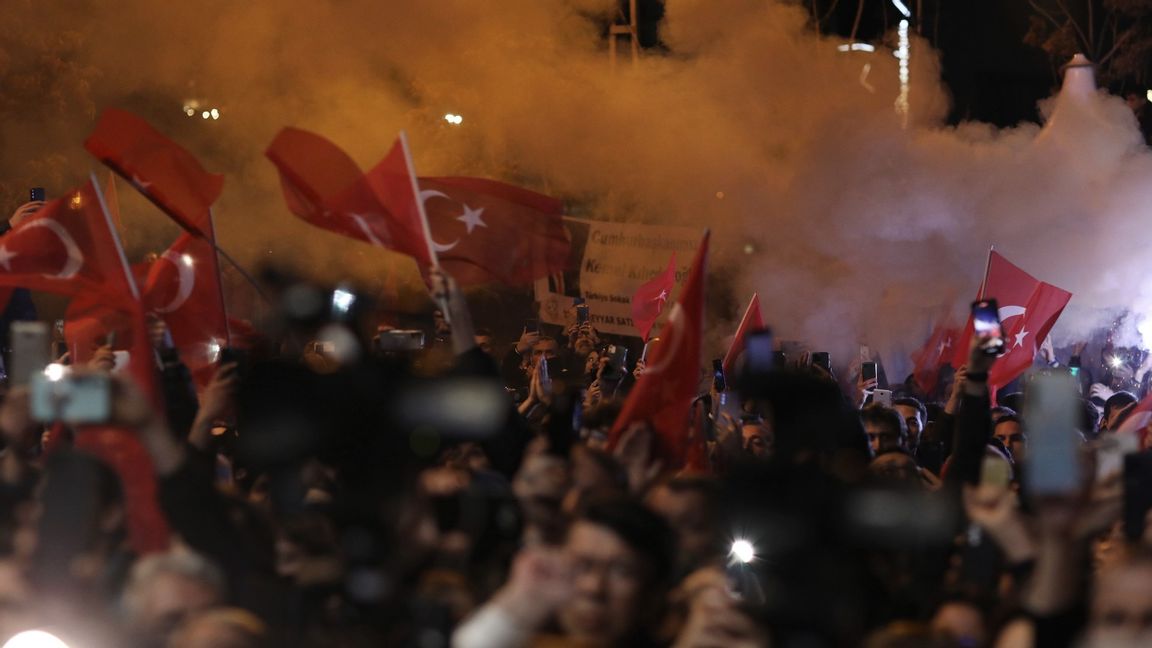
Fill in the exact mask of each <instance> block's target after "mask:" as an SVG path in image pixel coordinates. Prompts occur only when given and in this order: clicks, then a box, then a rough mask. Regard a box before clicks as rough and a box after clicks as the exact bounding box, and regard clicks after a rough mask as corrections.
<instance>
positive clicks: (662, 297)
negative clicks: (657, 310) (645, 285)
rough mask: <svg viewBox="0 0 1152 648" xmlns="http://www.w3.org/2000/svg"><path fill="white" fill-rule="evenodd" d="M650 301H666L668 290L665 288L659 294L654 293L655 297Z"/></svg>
mask: <svg viewBox="0 0 1152 648" xmlns="http://www.w3.org/2000/svg"><path fill="white" fill-rule="evenodd" d="M652 301H660V302H662V301H668V291H667V290H661V291H660V294H659V295H656V299H654V300H652Z"/></svg>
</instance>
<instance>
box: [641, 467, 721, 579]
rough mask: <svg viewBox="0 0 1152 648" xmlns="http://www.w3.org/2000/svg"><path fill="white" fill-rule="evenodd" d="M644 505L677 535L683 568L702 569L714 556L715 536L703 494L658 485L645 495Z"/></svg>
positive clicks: (680, 561)
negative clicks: (665, 522) (666, 522)
mask: <svg viewBox="0 0 1152 648" xmlns="http://www.w3.org/2000/svg"><path fill="white" fill-rule="evenodd" d="M647 504H648V508H649V509H651V510H652V511H653V512H655V513H656V514H657V515H659V516H660V517H662V518H664V519H665V520H667V521H668V525H669V526H671V527H672V529H673V530H674V531H675V532H676V538H677V540H678V542H677V547H678V548H679V550H680V555H679V563H680V567H681V568H682V569H684V570H685V571H690V570H693V569H695V568H696V567H701V566H703V563H704V562H705V561H707V560H708V559H709V558H710V557H711V556H712V554H714V553H715V549H716V547H715V541H714V539H715V538H714V535H715V534H714V533H713V532H712V525H711V520H710V519H709V517H708V514H707V512H706V511H705V508H706V506H707V502H706V500H705V498H704V495H703V494H701V493H699V492H697V491H693V490H682V491H674V490H672V489H671V488H668V487H667V486H661V487H660V488H657V489H656V490H654V491H653V492H652V493H651V494H650V495H649V496H648V501H647Z"/></svg>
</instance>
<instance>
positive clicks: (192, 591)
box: [122, 551, 224, 645]
mask: <svg viewBox="0 0 1152 648" xmlns="http://www.w3.org/2000/svg"><path fill="white" fill-rule="evenodd" d="M223 601H224V575H223V574H222V573H221V571H220V569H219V568H218V567H217V566H216V565H214V564H213V563H211V562H210V561H208V559H206V558H204V557H203V556H200V555H199V554H195V553H192V552H190V551H172V552H168V553H158V554H151V555H149V556H146V557H144V558H141V559H140V560H138V561H136V564H135V565H133V566H132V572H131V574H130V575H129V577H128V583H127V585H125V587H124V593H123V595H122V605H123V611H124V615H125V621H126V623H125V625H126V627H127V628H128V629H129V631H130V632H131V633H132V634H133V636H135V637H137V638H138V639H139V641H140V643H143V644H148V643H158V644H160V645H163V640H164V639H165V638H166V637H167V636H168V635H169V634H171V632H172V631H173V630H174V629H175V628H176V627H177V626H179V625H180V623H181V622H183V621H184V620H185V619H186V618H188V617H189V616H191V615H192V614H195V613H197V612H200V611H203V610H206V609H208V608H210V607H213V606H216V605H219V604H221V603H222V602H223Z"/></svg>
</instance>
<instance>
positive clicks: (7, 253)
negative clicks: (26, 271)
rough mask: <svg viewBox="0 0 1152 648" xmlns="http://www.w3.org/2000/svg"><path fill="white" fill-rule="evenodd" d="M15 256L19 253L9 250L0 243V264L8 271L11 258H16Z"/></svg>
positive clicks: (10, 269) (10, 267)
mask: <svg viewBox="0 0 1152 648" xmlns="http://www.w3.org/2000/svg"><path fill="white" fill-rule="evenodd" d="M17 256H19V255H18V254H16V253H15V252H13V251H11V250H9V249H8V248H7V247H5V246H3V245H0V265H2V266H4V269H5V270H7V271H9V272H11V271H12V259H14V258H16V257H17Z"/></svg>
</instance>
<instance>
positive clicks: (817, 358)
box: [812, 351, 832, 371]
mask: <svg viewBox="0 0 1152 648" xmlns="http://www.w3.org/2000/svg"><path fill="white" fill-rule="evenodd" d="M812 364H814V365H816V366H817V367H820V368H821V369H823V370H825V371H832V360H831V357H830V356H829V355H828V352H827V351H817V352H815V353H813V354H812Z"/></svg>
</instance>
